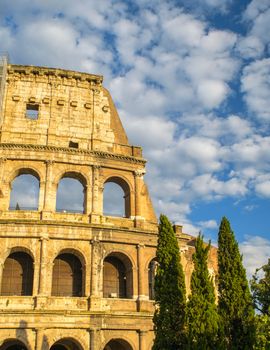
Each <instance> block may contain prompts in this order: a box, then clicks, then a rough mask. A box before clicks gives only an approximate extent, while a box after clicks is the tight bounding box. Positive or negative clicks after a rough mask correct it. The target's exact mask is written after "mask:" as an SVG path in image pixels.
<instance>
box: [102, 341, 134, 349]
mask: <svg viewBox="0 0 270 350" xmlns="http://www.w3.org/2000/svg"><path fill="white" fill-rule="evenodd" d="M104 350H132V347H131V346H130V345H129V343H128V342H126V341H125V340H122V339H113V340H111V341H109V343H108V344H107V345H106V346H105V348H104Z"/></svg>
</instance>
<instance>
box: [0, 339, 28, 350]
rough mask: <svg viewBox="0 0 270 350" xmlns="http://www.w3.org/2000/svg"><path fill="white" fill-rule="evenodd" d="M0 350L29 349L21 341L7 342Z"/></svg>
mask: <svg viewBox="0 0 270 350" xmlns="http://www.w3.org/2000/svg"><path fill="white" fill-rule="evenodd" d="M0 350H27V347H26V346H25V345H24V344H23V343H22V342H21V341H20V340H16V339H14V340H6V341H4V343H3V344H2V345H1V346H0Z"/></svg>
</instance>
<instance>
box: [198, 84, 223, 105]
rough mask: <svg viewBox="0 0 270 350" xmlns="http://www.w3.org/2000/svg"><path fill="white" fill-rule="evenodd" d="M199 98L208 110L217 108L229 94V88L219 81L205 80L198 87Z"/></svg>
mask: <svg viewBox="0 0 270 350" xmlns="http://www.w3.org/2000/svg"><path fill="white" fill-rule="evenodd" d="M197 91H198V92H197V93H198V98H199V100H200V101H201V102H202V104H203V105H204V106H205V107H206V108H209V109H211V108H215V107H216V106H219V105H220V103H221V102H222V101H223V100H224V99H225V97H226V96H227V94H228V91H229V88H228V86H227V85H226V84H225V83H224V82H222V81H219V80H209V79H208V80H203V81H201V82H199V86H198V87H197Z"/></svg>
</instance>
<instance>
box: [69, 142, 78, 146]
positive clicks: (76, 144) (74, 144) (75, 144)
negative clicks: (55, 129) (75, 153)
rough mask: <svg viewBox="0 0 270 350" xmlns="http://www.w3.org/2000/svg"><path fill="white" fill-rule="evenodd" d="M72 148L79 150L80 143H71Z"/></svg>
mask: <svg viewBox="0 0 270 350" xmlns="http://www.w3.org/2000/svg"><path fill="white" fill-rule="evenodd" d="M69 147H70V148H79V144H78V142H73V141H69Z"/></svg>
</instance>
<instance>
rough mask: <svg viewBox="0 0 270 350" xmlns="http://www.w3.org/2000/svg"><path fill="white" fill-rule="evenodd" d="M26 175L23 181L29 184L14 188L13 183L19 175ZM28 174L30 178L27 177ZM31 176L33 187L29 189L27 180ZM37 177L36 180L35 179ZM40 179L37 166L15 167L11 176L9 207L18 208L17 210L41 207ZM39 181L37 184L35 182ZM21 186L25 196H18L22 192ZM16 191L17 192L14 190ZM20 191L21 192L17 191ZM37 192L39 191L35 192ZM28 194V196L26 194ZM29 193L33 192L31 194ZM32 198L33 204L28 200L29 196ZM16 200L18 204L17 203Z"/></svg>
mask: <svg viewBox="0 0 270 350" xmlns="http://www.w3.org/2000/svg"><path fill="white" fill-rule="evenodd" d="M21 176H24V178H23V183H25V184H27V185H25V186H22V185H21V186H18V185H17V186H18V188H17V189H14V187H13V183H14V181H16V180H17V179H18V178H19V177H21ZM27 176H28V179H27ZM29 176H30V177H32V181H31V187H32V188H30V189H29V186H28V185H29V182H28V183H27V180H28V181H29ZM34 179H35V180H34ZM40 179H41V175H40V173H39V170H37V169H36V168H34V167H32V166H31V168H30V167H22V166H21V167H17V169H15V170H14V169H13V172H12V173H11V175H10V176H9V188H10V191H9V192H10V193H9V209H16V210H20V209H23V210H38V207H39V192H40ZM35 181H37V183H36V184H35V183H34V182H35ZM20 188H22V189H23V194H24V197H25V198H17V197H19V196H18V195H19V194H20ZM31 190H32V191H34V193H31ZM14 191H15V192H14ZM17 191H19V192H17ZM35 192H37V193H35ZM26 194H27V196H26ZM29 194H31V195H30V196H29ZM28 196H29V197H30V198H31V201H32V202H33V203H31V205H29V204H28V203H27V202H26V200H27V197H28ZM15 202H16V204H15Z"/></svg>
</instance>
